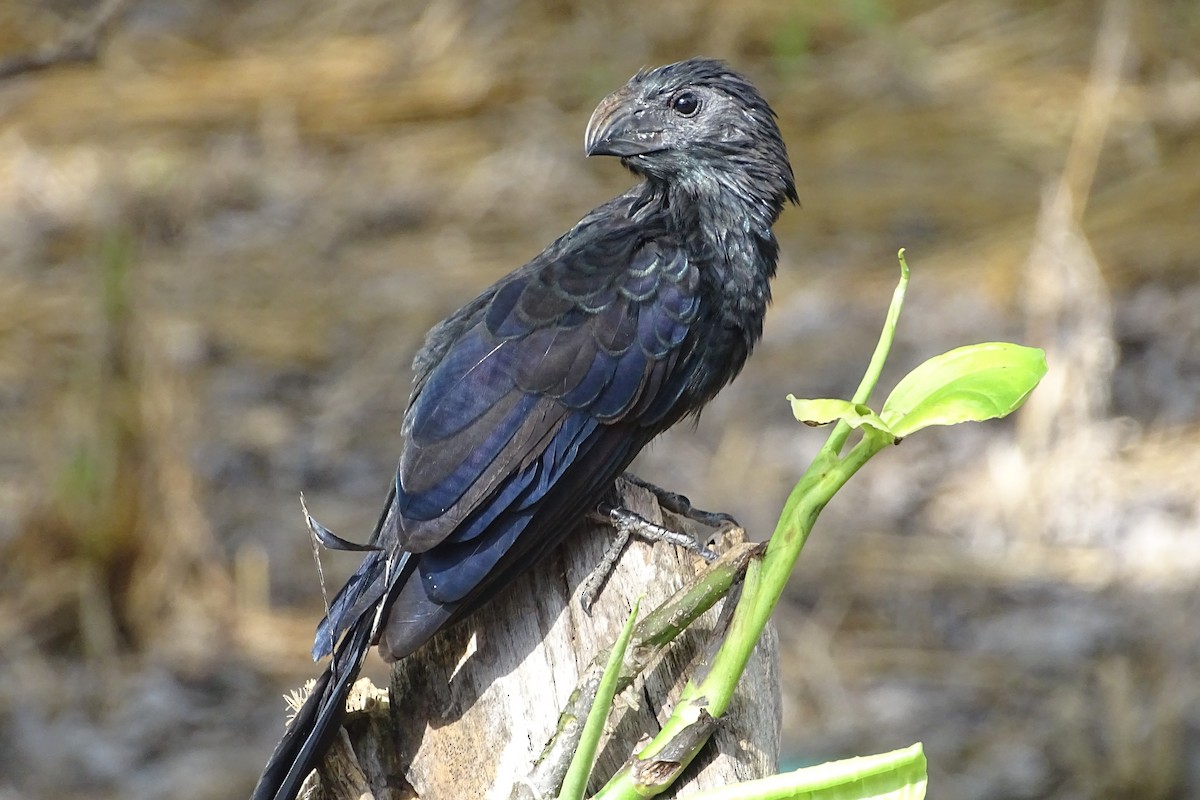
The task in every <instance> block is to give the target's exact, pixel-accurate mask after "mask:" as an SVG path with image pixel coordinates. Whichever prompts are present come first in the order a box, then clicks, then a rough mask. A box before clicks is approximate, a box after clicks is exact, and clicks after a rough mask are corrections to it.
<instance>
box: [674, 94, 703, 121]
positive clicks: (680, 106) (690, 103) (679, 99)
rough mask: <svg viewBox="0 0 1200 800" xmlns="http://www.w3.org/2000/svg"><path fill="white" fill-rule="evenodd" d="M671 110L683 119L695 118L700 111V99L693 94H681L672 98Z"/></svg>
mask: <svg viewBox="0 0 1200 800" xmlns="http://www.w3.org/2000/svg"><path fill="white" fill-rule="evenodd" d="M671 109H672V110H673V111H674V112H675V113H676V114H678V115H679V116H681V117H691V116H695V114H696V112H697V111H699V110H700V98H699V97H696V95H695V94H693V93H692V92H680V93H679V94H677V95H675V96H674V97H672V98H671Z"/></svg>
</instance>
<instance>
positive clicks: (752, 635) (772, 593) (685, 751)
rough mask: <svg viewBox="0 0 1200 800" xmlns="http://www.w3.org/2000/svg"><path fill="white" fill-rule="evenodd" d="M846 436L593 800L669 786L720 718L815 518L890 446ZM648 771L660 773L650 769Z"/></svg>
mask: <svg viewBox="0 0 1200 800" xmlns="http://www.w3.org/2000/svg"><path fill="white" fill-rule="evenodd" d="M899 258H900V282H899V284H898V285H897V287H896V291H895V292H894V293H893V295H892V302H891V305H890V307H889V308H888V315H887V319H886V321H885V323H884V327H883V332H882V333H881V334H880V337H879V343H878V344H877V345H876V347H875V353H874V354H873V355H872V357H871V362H870V364H869V365H868V367H867V371H866V373H865V374H864V376H863V380H862V382H861V383H860V384H859V387H858V391H857V392H855V394H854V402H855V403H865V402H866V401H867V399H868V398H869V397H870V395H871V392H872V391H873V390H874V388H875V384H876V383H877V382H878V381H879V376H880V374H881V372H882V371H883V364H884V362H885V361H886V360H887V355H888V352H889V351H890V349H891V345H892V341H893V338H894V336H895V330H896V322H897V320H898V319H899V316H900V309H901V307H902V306H903V304H904V295H905V292H906V290H907V287H908V276H909V271H908V264H907V263H905V261H904V251H903V250H901V251H900V254H899ZM851 430H852V428H851V427H850V425H849V424H848V423H846V422H845V421H841V422H838V423H837V425H835V426H834V429H833V432H832V433H830V434H829V438H828V439H827V440H826V442H825V445H824V446H823V447H822V448H821V450H820V451H819V452H818V453H817V456H816V458H815V459H814V460H813V463H812V464H811V465H810V466H809V468H808V469H807V470H806V471H805V473H804V475H803V476H802V477H801V478H800V482H799V483H797V484H796V486H795V488H793V489H792V492H791V494H790V495H789V496H788V499H787V503H786V504H785V505H784V508H783V512H782V513H781V514H780V516H779V522H778V524H777V525H776V527H775V532H774V533H773V534H772V535H771V539H770V542H769V543H768V545H767V552H766V554H765V555H764V556H763V560H762V562H761V563H751V564H750V567H749V569H747V571H746V581H745V584H744V585H743V588H742V596H741V598H740V600H739V601H738V604H737V607H736V609H734V613H733V619H732V621H731V622H730V625H729V630H728V632H727V633H726V636H725V639H724V641H722V642H721V647H720V648H719V649H718V650H717V653H716V655H715V656H714V657H713V660H712V663H711V664H710V666H709V670H708V673H707V675H705V676H704V677H703V678H701V679H699V681H698V682H697V681H696V680H690V681H688V683H687V685H686V686H685V687H684V689H683V691H682V693H681V694H680V697H679V701H678V702H677V703H676V705H675V709H674V710H673V711H672V713H671V717H670V718H669V719H668V720H667V722H666V724H665V725H663V727H662V730H661V731H660V732H659V734H658V735H657V736H656V737H654V739H653V740H652V741H651V742H650V744H648V745H647V746H646V747H645V748H643V749H642V751H641V752H640V753H638V755H637V757H636V758H635V759H634V760H633V763H632V764H630V765H627V766H626V767H624V768H622V769H621V771H620V772H618V773H617V774H616V775H614V776H613V778H612V779H611V780H610V781H609V782H608V784H607V785H606V786H605V787H604V788H603V789H601V790H600V792H599V793H598V794H597V795H596V800H614V798H620V799H621V800H635V798H642V797H652V796H654V795H657V794H659V793H661V792H663V791H665V790H666V789H667V788H668V787H669V786H670V785H671V784H672V783H673V782H674V780H675V778H676V777H678V775H679V773H680V772H682V771H683V769H684V768H685V767H686V766H687V765H688V764H689V763H691V761H692V759H693V758H695V756H696V754H697V753H698V752H699V751H700V748H701V747H703V746H704V743H705V742H706V741H707V739H708V734H707V733H702V735H697V731H705V730H709V729H710V728H711V726H708V725H707V723H708V722H711V720H712V719H713V718H716V717H720V716H721V715H722V714H724V713H725V711H726V710H727V709H728V708H729V701H730V699H731V698H732V697H733V692H734V689H735V688H736V687H737V683H738V680H739V679H740V678H741V676H742V672H743V671H744V670H745V668H746V663H747V662H748V661H749V660H750V655H751V653H753V651H754V647H755V646H756V645H757V644H758V640H759V638H760V637H761V635H762V632H763V629H764V628H765V627H766V625H767V622H768V620H770V618H771V613H772V612H773V611H774V610H775V606H776V604H778V602H779V598H780V597H781V596H782V595H783V591H784V588H785V587H786V586H787V582H788V578H790V577H791V574H792V570H793V569H794V568H795V565H796V561H797V559H799V557H800V551H801V550H802V549H803V548H804V543H805V542H806V541H807V540H808V535H809V533H810V532H811V531H812V527H813V524H814V523H815V522H816V519H817V517H818V515H820V513H821V510H822V509H824V508H825V505H826V504H827V503H828V502H829V501H830V500H831V499H832V498H833V496H834V494H836V493H837V491H838V490H839V489H841V487H842V486H844V485H845V484H846V481H848V480H850V478H851V477H852V476H853V475H854V474H855V473H856V472H858V470H859V469H860V468H861V467H862V466H863V464H865V463H867V461H868V460H870V458H871V457H872V456H873V455H875V454H876V453H878V452H879V451H880V450H882V449H883V448H884V447H887V446H888V445H889V444H891V443H892V440H891V439H890V438H888V437H887V436H886V435H884V434H882V432H879V433H873V432H872V431H871V430H869V429H868V430H867V431H864V434H863V436H862V438H861V439H859V441H858V443H857V444H855V445H854V446H853V447H852V448H851V449H850V451H849V452H848V453H846V455H845V456H841V455H840V453H841V451H842V449H843V447H844V446H845V443H846V440H847V438H848V437H849V435H850V431H851ZM655 764H658V765H660V766H658V767H657V768H655Z"/></svg>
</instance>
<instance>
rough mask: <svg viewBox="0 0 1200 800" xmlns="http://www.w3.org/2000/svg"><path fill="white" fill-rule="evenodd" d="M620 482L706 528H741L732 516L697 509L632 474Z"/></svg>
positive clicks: (686, 501)
mask: <svg viewBox="0 0 1200 800" xmlns="http://www.w3.org/2000/svg"><path fill="white" fill-rule="evenodd" d="M620 480H624V481H627V482H629V483H631V484H633V485H634V486H637V487H639V488H641V489H645V490H646V491H648V492H650V494H652V495H654V497H655V499H657V500H658V505H659V506H660V507H661V508H662V509H663V510H664V511H669V512H671V513H672V514H676V515H678V516H681V517H684V518H685V519H690V520H692V521H693V522H698V523H700V524H701V525H703V526H705V527H706V528H720V529H724V528H739V527H741V525H740V523H738V521H737V520H736V519H734V518H733V516H732V515H730V514H726V513H723V512H720V511H705V510H703V509H700V508H696V507H695V506H693V505H692V501H691V500H689V499H687V497H686V496H684V495H682V494H679V493H678V492H672V491H668V490H667V489H663V488H662V487H660V486H655V485H654V484H653V483H650V482H649V481H645V480H642V479H641V478H639V477H638V476H637V475H634V474H633V473H632V472H626V473H625V474H624V475H622V476H621V478H620Z"/></svg>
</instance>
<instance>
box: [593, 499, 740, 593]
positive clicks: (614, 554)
mask: <svg viewBox="0 0 1200 800" xmlns="http://www.w3.org/2000/svg"><path fill="white" fill-rule="evenodd" d="M674 496H675V497H682V495H674ZM682 499H683V501H684V502H685V503H686V502H687V498H686V497H682ZM689 507H690V504H689ZM668 510H671V509H668ZM702 513H706V512H702ZM592 516H593V518H595V519H598V520H599V521H602V522H606V523H608V524H609V525H611V526H612V527H613V528H614V529H615V530H616V532H617V535H616V536H615V537H613V540H612V542H611V543H610V544H609V546H608V549H607V550H605V551H604V555H603V556H601V558H600V561H599V563H597V564H596V568H595V569H593V570H592V572H591V574H590V575H588V576H587V579H586V580H584V582H583V586H582V588H581V589H580V591H579V605H580V606H581V607H582V608H583V611H584V613H585V614H589V615H590V614H591V613H592V611H591V609H592V603H594V602H595V600H596V595H597V594H598V593H599V592H600V589H601V587H603V586H604V584H605V582H606V581H607V580H608V577H609V576H610V575H611V574H612V572H613V570H614V569H615V568H616V566H617V560H618V559H619V558H620V557H621V553H622V552H623V551H624V549H625V545H626V544H627V543H628V542H629V537H630V536H637V537H638V538H640V539H644V540H646V541H648V542H666V543H667V544H672V545H675V546H676V547H681V548H683V549H684V550H687V551H688V552H689V553H693V554H695V555H698V556H700V557H701V558H703V559H704V560H705V561H712V560H714V559H715V558H716V557H717V554H716V553H714V552H713V551H712V550H710V549H709V548H708V547H706V546H705V545H704V544H703V543H702V542H700V541H698V540H697V539H696V538H694V537H693V536H691V535H690V534H687V533H683V532H681V531H675V530H671V529H670V528H667V527H665V526H663V525H659V524H657V523H654V522H651V521H650V520H648V519H646V518H645V517H643V516H642V515H640V514H636V513H634V512H633V511H630V510H629V509H627V508H620V507H617V506H610V505H608V504H607V503H603V504H601V505H600V507H599V508H598V509H597V510H596V512H595V513H594V514H593V515H592Z"/></svg>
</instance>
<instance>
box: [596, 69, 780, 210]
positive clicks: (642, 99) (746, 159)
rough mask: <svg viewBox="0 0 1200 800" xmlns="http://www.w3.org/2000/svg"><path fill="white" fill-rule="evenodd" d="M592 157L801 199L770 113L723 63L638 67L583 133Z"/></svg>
mask: <svg viewBox="0 0 1200 800" xmlns="http://www.w3.org/2000/svg"><path fill="white" fill-rule="evenodd" d="M584 149H585V151H586V152H587V154H588V155H589V156H595V155H607V156H618V157H619V158H620V159H621V163H623V164H624V165H625V166H626V167H628V168H629V169H630V170H632V171H633V172H635V173H637V174H639V175H644V176H645V177H647V178H649V179H651V180H659V181H663V182H665V183H667V184H680V183H682V184H684V185H693V186H695V187H696V188H699V189H702V188H703V186H704V184H705V183H712V184H714V188H716V186H715V185H716V184H718V183H719V184H720V185H721V188H732V189H734V190H735V191H736V192H738V193H742V194H746V195H747V196H748V198H750V199H761V200H764V201H767V202H769V203H770V204H771V205H772V206H773V207H774V213H775V214H777V213H778V211H779V208H780V207H782V205H783V202H784V200H791V201H792V202H798V199H797V196H796V182H795V178H794V177H793V175H792V168H791V165H790V163H789V162H788V156H787V148H786V147H785V146H784V143H783V137H782V136H781V135H780V133H779V126H778V124H777V123H776V120H775V112H774V111H773V110H772V109H771V107H770V106H769V105H767V101H766V100H764V99H763V97H762V95H760V94H759V93H758V90H757V89H755V88H754V86H753V85H752V84H751V83H750V82H749V81H748V80H746V79H745V78H744V77H742V76H741V75H739V74H738V73H736V72H734V71H733V70H731V69H730V68H729V67H728V66H726V65H725V64H724V63H723V62H721V61H717V60H714V59H709V58H693V59H689V60H687V61H680V62H679V63H677V64H669V65H667V66H665V67H658V68H656V69H651V70H643V71H641V72H639V73H638V74H636V75H634V76H633V77H632V78H630V79H629V82H628V83H626V84H625V85H624V86H622V87H621V88H620V89H618V90H617V91H615V92H613V93H612V94H610V95H609V96H608V97H606V98H604V99H603V100H602V101H600V105H599V106H597V108H596V110H595V112H593V113H592V118H591V120H589V121H588V126H587V133H586V134H585V136H584Z"/></svg>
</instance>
